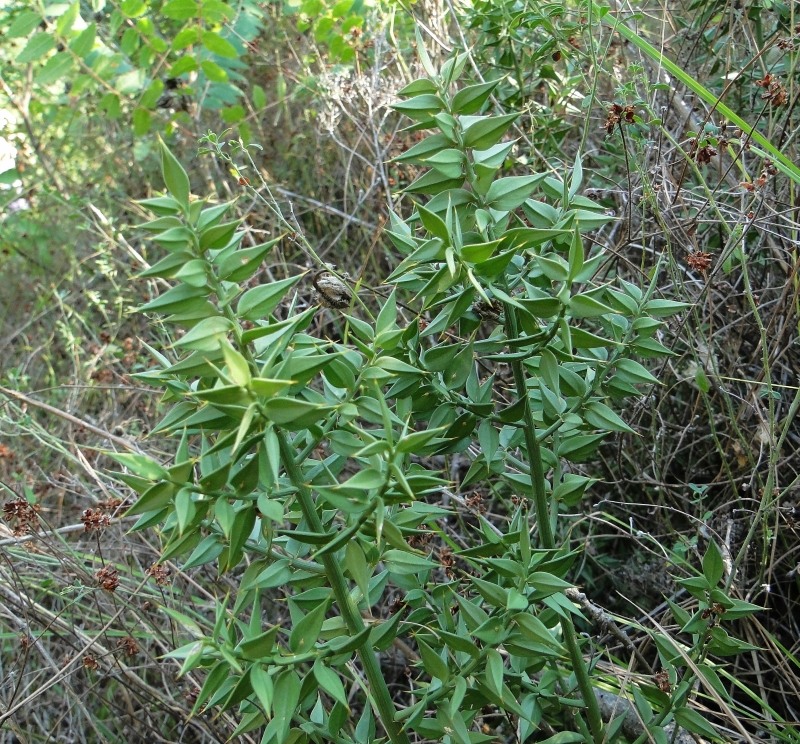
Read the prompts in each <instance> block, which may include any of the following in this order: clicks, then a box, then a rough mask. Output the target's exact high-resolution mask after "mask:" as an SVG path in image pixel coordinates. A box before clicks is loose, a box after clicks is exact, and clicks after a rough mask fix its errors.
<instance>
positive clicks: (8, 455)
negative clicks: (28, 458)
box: [0, 444, 14, 460]
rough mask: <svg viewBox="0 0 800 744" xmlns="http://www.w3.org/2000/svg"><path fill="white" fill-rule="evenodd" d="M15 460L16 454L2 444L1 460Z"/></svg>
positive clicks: (0, 445)
mask: <svg viewBox="0 0 800 744" xmlns="http://www.w3.org/2000/svg"><path fill="white" fill-rule="evenodd" d="M13 459H14V452H13V451H12V450H10V449H9V448H8V447H6V446H5V445H4V444H0V460H13Z"/></svg>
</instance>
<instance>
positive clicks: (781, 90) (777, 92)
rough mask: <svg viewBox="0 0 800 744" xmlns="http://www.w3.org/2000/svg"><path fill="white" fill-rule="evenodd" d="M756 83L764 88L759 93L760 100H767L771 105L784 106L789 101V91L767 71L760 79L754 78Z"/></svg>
mask: <svg viewBox="0 0 800 744" xmlns="http://www.w3.org/2000/svg"><path fill="white" fill-rule="evenodd" d="M756 85H757V86H758V87H759V88H763V89H764V92H763V93H762V94H761V100H763V101H769V102H770V104H772V105H773V106H785V105H786V103H787V102H788V101H789V93H788V92H787V90H786V87H785V86H784V85H783V83H781V81H780V80H778V78H776V77H775V76H774V75H772V74H771V73H769V72H768V73H767V74H766V75H764V77H763V78H761V80H756Z"/></svg>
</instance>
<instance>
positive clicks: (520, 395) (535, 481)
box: [505, 304, 604, 744]
mask: <svg viewBox="0 0 800 744" xmlns="http://www.w3.org/2000/svg"><path fill="white" fill-rule="evenodd" d="M505 315H506V322H507V324H508V331H509V334H510V336H511V337H512V338H517V336H518V335H519V333H518V323H517V315H516V310H515V309H514V307H513V306H512V305H511V304H505ZM511 370H512V372H513V373H514V384H515V386H516V388H517V399H518V400H524V401H525V409H524V410H525V412H524V417H525V426H524V427H523V430H524V432H525V447H526V448H527V450H528V460H529V464H530V469H531V485H532V486H533V503H534V506H535V508H536V521H537V523H538V526H539V538H540V539H541V542H542V546H543V547H544V548H546V549H548V550H552V549H554V548H555V546H556V545H555V538H554V536H553V527H552V523H551V515H550V508H549V506H548V503H547V492H546V490H545V476H544V467H543V465H542V455H541V452H540V451H539V443H538V441H537V439H536V427H535V425H534V422H533V413H532V412H531V402H530V396H529V395H528V385H527V381H526V379H525V369H524V367H523V362H522V360H520V359H513V360H512V361H511ZM560 621H561V629H562V631H563V633H564V642H565V644H566V646H567V651H568V653H569V656H570V659H571V661H572V670H573V672H574V673H575V678H576V680H577V682H578V688H579V689H580V691H581V697H582V698H583V702H584V704H585V705H586V715H587V718H588V719H589V729H590V731H591V733H592V739H593V740H594V742H595V744H602V742H603V741H604V734H603V718H602V716H601V714H600V705H599V703H598V702H597V698H596V697H595V696H594V690H593V688H592V681H591V679H590V677H589V669H588V667H587V664H586V660H585V659H584V658H583V653H581V649H580V645H579V644H578V638H577V632H576V630H575V625H574V624H573V622H572V618H571V617H569V616H568V615H567V616H566V617H561V618H560Z"/></svg>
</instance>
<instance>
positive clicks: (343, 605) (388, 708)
mask: <svg viewBox="0 0 800 744" xmlns="http://www.w3.org/2000/svg"><path fill="white" fill-rule="evenodd" d="M276 434H277V435H278V443H279V445H280V451H281V460H282V461H283V467H284V468H285V470H286V474H287V475H288V476H289V480H290V481H291V482H292V484H293V485H294V486H295V488H297V499H298V501H299V503H300V509H301V510H302V512H303V516H304V517H305V520H306V521H307V522H308V525H309V527H310V528H311V530H312V531H314V532H323V531H324V528H323V525H322V520H321V519H320V518H319V514H317V509H316V505H315V504H314V497H313V496H312V494H311V489H310V488H309V486H308V485H307V484H306V483H305V482H304V480H303V474H302V472H301V470H300V468H299V467H298V465H297V463H296V462H295V452H294V449H293V448H292V446H291V445H290V444H289V442H288V440H287V438H286V434H285V433H284V432H282V431H280V430H276ZM319 559H320V561H322V565H323V566H324V567H325V573H326V574H327V575H328V581H329V582H330V585H331V589H333V595H334V597H336V603H337V604H338V605H339V611H340V612H341V613H342V618H343V619H344V621H345V624H346V625H347V629H348V630H349V631H350V633H351V634H352V635H354V636H355V635H357V634H358V633H360V632H362V631H363V630H364V628H365V627H366V626H365V625H364V621H363V620H362V619H361V615H360V614H359V612H358V608H357V607H356V605H355V603H354V602H353V599H352V597H351V596H350V592H349V591H348V588H347V582H346V581H345V578H344V574H343V573H342V569H341V566H340V565H339V563H338V561H337V559H336V556H335V555H333V554H331V553H325V554H323V555H320V556H319ZM358 655H359V658H360V659H361V663H362V665H363V667H364V673H365V674H366V675H367V681H368V682H369V688H370V692H371V693H372V696H373V698H374V701H375V708H376V711H377V713H378V717H379V718H380V721H381V724H383V727H384V729H386V733H387V734H388V736H389V740H390V741H391V742H393V743H394V744H410V742H409V739H408V736H407V735H406V733H405V731H403V729H402V727H401V726H400V725H398V723H397V721H396V720H395V708H394V703H393V702H392V698H391V695H389V688H388V687H387V686H386V680H384V678H383V674H382V673H381V668H380V665H379V664H378V660H377V659H376V658H375V653H374V652H373V650H372V648H371V647H370V645H369V640H366V641H365V642H364V643H362V644H361V646H360V647H359V649H358Z"/></svg>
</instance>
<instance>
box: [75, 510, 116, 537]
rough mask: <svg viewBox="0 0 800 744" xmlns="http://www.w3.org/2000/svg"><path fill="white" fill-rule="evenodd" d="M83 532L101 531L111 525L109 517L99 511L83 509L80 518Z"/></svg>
mask: <svg viewBox="0 0 800 744" xmlns="http://www.w3.org/2000/svg"><path fill="white" fill-rule="evenodd" d="M81 521H82V522H83V530H84V532H91V531H92V530H102V529H103V528H104V527H108V526H109V525H110V524H111V517H109V516H108V514H104V513H103V511H102V510H101V509H85V510H84V512H83V516H82V517H81Z"/></svg>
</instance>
